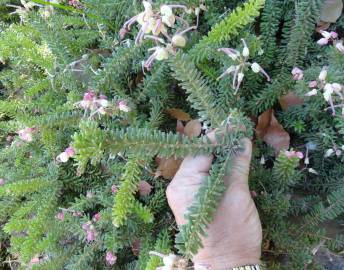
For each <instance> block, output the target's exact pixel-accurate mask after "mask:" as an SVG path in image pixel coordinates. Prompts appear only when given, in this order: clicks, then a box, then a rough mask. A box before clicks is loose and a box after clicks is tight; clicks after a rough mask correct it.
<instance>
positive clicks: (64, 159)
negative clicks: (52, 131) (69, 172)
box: [56, 152, 69, 163]
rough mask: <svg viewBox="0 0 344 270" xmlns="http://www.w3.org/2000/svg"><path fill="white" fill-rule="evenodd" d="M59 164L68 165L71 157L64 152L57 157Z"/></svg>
mask: <svg viewBox="0 0 344 270" xmlns="http://www.w3.org/2000/svg"><path fill="white" fill-rule="evenodd" d="M56 160H57V161H58V162H62V163H66V162H67V161H68V160H69V156H68V154H67V153H66V152H62V153H61V154H59V155H58V156H57V157H56Z"/></svg>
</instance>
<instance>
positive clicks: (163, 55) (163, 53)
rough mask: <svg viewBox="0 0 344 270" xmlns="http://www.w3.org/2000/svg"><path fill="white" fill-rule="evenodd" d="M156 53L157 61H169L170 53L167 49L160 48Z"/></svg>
mask: <svg viewBox="0 0 344 270" xmlns="http://www.w3.org/2000/svg"><path fill="white" fill-rule="evenodd" d="M155 53H156V60H158V61H162V60H165V59H168V51H167V50H166V49H165V48H162V47H159V48H157V49H156V51H155Z"/></svg>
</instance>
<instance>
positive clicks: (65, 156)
mask: <svg viewBox="0 0 344 270" xmlns="http://www.w3.org/2000/svg"><path fill="white" fill-rule="evenodd" d="M74 155H75V150H74V148H73V147H71V146H69V147H67V148H66V149H65V151H64V152H62V153H61V154H59V155H58V156H57V157H56V160H57V161H58V162H62V163H66V162H67V161H68V160H69V159H70V158H71V157H73V156H74Z"/></svg>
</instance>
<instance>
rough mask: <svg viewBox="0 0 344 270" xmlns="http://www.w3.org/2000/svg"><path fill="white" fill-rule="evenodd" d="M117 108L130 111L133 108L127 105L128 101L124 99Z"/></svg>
mask: <svg viewBox="0 0 344 270" xmlns="http://www.w3.org/2000/svg"><path fill="white" fill-rule="evenodd" d="M117 108H118V109H119V110H120V111H122V112H130V111H131V108H130V107H129V106H128V105H127V102H126V101H124V100H121V101H120V102H118V105H117Z"/></svg>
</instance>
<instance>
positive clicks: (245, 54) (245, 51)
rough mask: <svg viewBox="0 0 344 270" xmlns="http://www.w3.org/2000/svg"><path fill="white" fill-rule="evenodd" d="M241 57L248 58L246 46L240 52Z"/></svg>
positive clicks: (248, 52)
mask: <svg viewBox="0 0 344 270" xmlns="http://www.w3.org/2000/svg"><path fill="white" fill-rule="evenodd" d="M242 56H244V57H249V56H250V50H249V49H248V47H247V46H245V47H244V49H243V50H242Z"/></svg>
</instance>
